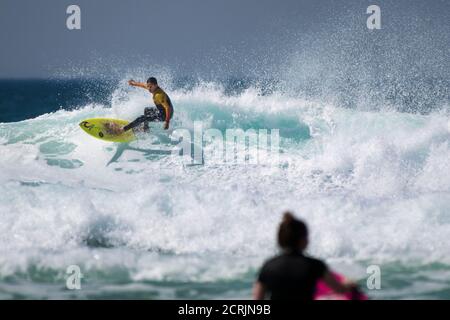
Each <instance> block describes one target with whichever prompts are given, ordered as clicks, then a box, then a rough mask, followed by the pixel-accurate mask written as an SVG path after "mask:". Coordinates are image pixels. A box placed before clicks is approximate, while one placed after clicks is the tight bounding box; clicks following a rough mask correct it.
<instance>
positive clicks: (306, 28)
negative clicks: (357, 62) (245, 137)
mask: <svg viewBox="0 0 450 320" xmlns="http://www.w3.org/2000/svg"><path fill="white" fill-rule="evenodd" d="M344 3H345V4H344ZM449 3H450V1H449V0H431V1H414V0H410V1H406V0H391V1H366V0H353V1H336V0H335V1H332V0H278V1H276V0H147V1H145V0H129V1H124V0H120V1H119V0H118V1H113V0H95V1H93V0H71V1H65V0H38V1H36V0H27V1H25V0H0V46H1V50H0V77H48V76H55V75H58V74H66V73H70V72H71V70H79V69H80V68H84V71H83V72H84V75H87V76H89V73H92V74H91V76H95V75H96V74H98V73H99V72H100V73H101V72H105V73H107V72H110V71H111V70H113V69H115V68H116V69H122V70H126V69H127V67H130V68H135V67H138V66H139V65H140V64H149V65H161V66H166V67H168V68H171V69H173V70H177V71H178V72H180V74H187V73H190V72H196V73H199V74H201V73H207V72H209V71H211V70H214V72H221V71H223V72H224V73H229V74H233V73H238V72H243V73H245V72H247V71H248V70H246V68H247V69H254V68H257V67H258V66H264V65H271V66H273V65H276V63H277V61H278V60H279V59H280V56H279V53H280V52H284V51H286V50H290V49H291V48H292V46H293V45H295V44H296V43H297V44H298V43H299V42H301V41H304V39H303V40H302V35H303V34H308V35H310V36H311V35H314V34H315V33H318V34H319V33H320V37H327V36H329V37H330V39H331V38H332V37H333V34H334V33H335V32H336V28H339V24H337V25H333V23H331V21H339V19H340V17H343V16H345V17H349V16H350V17H352V16H353V17H354V18H355V19H356V20H357V21H358V23H360V25H361V30H363V31H364V32H367V30H366V29H367V28H366V27H365V20H366V18H367V15H366V14H365V10H366V8H367V7H368V6H369V5H370V4H378V5H380V6H381V9H382V19H384V20H382V22H383V23H384V25H383V28H384V29H383V30H384V32H395V30H391V31H388V30H389V22H390V21H393V20H394V18H395V16H396V15H397V16H401V15H405V12H407V13H406V15H407V14H408V13H411V12H413V13H414V14H415V15H416V19H419V20H422V19H423V20H424V21H429V24H428V25H427V24H425V26H426V28H431V29H432V28H436V29H437V30H436V32H438V33H442V32H445V30H448V21H449V20H450V10H449V9H450V8H449ZM70 4H77V5H79V6H80V8H81V27H82V29H81V30H76V31H70V30H68V29H67V28H66V19H67V17H68V15H67V14H66V8H67V7H68V6H69V5H70ZM404 21H408V19H406V18H405V19H404ZM422 26H423V25H422ZM412 31H413V32H419V33H420V32H421V30H412ZM428 31H430V30H428ZM447 33H448V32H447ZM308 39H311V37H310V38H308ZM445 39H448V38H445ZM302 45H303V46H305V45H306V46H307V45H308V44H307V42H306V43H303V44H302ZM445 45H447V46H448V41H447V42H446V43H445ZM95 66H97V67H95Z"/></svg>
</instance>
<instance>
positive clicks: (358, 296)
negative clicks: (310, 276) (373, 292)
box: [314, 272, 368, 300]
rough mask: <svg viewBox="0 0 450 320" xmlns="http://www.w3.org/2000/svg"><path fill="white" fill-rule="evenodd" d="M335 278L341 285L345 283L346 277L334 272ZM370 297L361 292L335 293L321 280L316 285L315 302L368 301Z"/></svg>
mask: <svg viewBox="0 0 450 320" xmlns="http://www.w3.org/2000/svg"><path fill="white" fill-rule="evenodd" d="M332 275H333V277H334V278H335V279H336V280H337V281H338V282H340V283H343V282H344V281H345V277H344V276H343V275H341V274H339V273H336V272H333V273H332ZM367 299H368V297H367V296H366V295H365V294H364V293H363V292H360V291H355V292H350V293H345V294H342V293H335V292H334V291H333V290H332V289H331V288H330V287H328V286H327V285H326V283H325V282H324V281H322V280H320V281H319V282H318V283H317V285H316V293H315V295H314V300H367Z"/></svg>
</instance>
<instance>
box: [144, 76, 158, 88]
mask: <svg viewBox="0 0 450 320" xmlns="http://www.w3.org/2000/svg"><path fill="white" fill-rule="evenodd" d="M147 85H148V89H149V90H150V92H153V91H155V90H156V89H157V88H158V80H156V78H155V77H150V78H148V79H147Z"/></svg>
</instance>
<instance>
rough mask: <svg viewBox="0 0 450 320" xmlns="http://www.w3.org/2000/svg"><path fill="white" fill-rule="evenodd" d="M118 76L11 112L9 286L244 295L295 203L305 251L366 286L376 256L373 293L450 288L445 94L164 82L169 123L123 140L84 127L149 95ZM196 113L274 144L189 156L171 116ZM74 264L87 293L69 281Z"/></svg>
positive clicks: (4, 214) (52, 294)
mask: <svg viewBox="0 0 450 320" xmlns="http://www.w3.org/2000/svg"><path fill="white" fill-rule="evenodd" d="M111 86H112V89H110V91H108V92H107V93H105V94H103V95H100V96H98V97H91V98H89V99H86V101H84V102H83V101H81V102H77V101H75V102H74V101H71V100H70V99H69V98H67V97H65V98H63V99H62V105H61V106H62V108H59V106H58V105H59V104H60V103H59V102H55V100H52V99H50V100H49V101H50V102H46V103H50V104H52V103H53V104H52V105H54V106H55V108H54V109H53V110H44V109H45V108H44V107H43V106H42V105H41V104H39V106H37V107H36V109H39V110H38V111H36V112H37V113H38V115H30V116H29V117H25V116H24V117H22V118H20V119H19V118H15V117H16V116H17V114H16V113H14V110H15V108H10V109H9V110H12V111H11V112H12V113H11V114H10V115H9V118H7V117H6V116H5V114H6V113H3V114H2V117H3V118H2V122H1V123H0V164H1V169H2V170H1V171H0V182H1V183H0V298H1V299H15V298H24V299H29V298H38V299H41V298H45V299H53V298H67V299H69V298H77V299H104V298H120V299H127V298H145V299H186V298H187V299H218V298H223V299H228V298H230V299H231V298H238V299H247V298H250V296H251V286H252V282H253V280H254V278H255V275H256V272H257V270H258V268H259V267H260V266H261V263H262V262H263V261H264V260H265V259H267V258H268V257H270V256H271V255H273V254H275V253H276V250H277V248H276V246H275V232H276V227H277V224H278V222H279V220H280V217H281V214H282V212H283V210H286V209H290V210H293V211H294V213H295V214H296V215H297V216H298V217H301V218H303V219H305V220H306V222H307V223H308V225H309V227H310V229H311V244H310V248H309V253H310V254H312V255H314V256H316V257H319V258H321V259H324V260H325V261H327V263H328V264H329V265H330V266H331V267H333V268H334V269H336V270H338V271H340V272H342V273H344V274H345V275H347V276H348V277H350V278H353V279H355V280H357V281H358V282H359V283H360V285H361V286H362V288H366V279H367V277H368V274H367V273H366V269H367V267H368V266H370V265H378V266H379V267H380V268H381V289H380V290H368V289H365V290H366V292H367V293H368V295H369V296H370V297H371V298H374V299H410V298H412V299H422V298H423V299H436V298H438V299H448V298H450V291H449V288H450V282H449V279H450V260H449V258H448V248H449V247H450V242H449V241H450V240H449V239H450V237H449V236H448V235H449V234H450V214H449V212H450V177H449V173H450V162H449V161H448V159H450V145H449V139H450V117H449V113H448V105H445V104H443V105H441V107H440V108H434V109H433V110H431V111H430V110H427V112H426V113H403V112H399V111H398V110H396V109H395V108H394V109H392V108H385V107H382V106H380V108H378V109H376V110H361V109H358V108H342V107H341V106H338V105H334V104H333V103H331V102H329V101H326V100H322V99H313V98H308V99H306V98H300V97H298V96H295V95H289V94H287V93H285V92H279V91H277V90H274V91H273V92H265V93H263V92H261V88H259V87H257V86H251V85H250V86H246V87H242V88H240V89H239V90H238V91H236V92H234V93H231V94H230V93H228V92H227V89H226V87H225V86H224V85H222V84H220V83H210V82H199V83H198V84H197V85H195V86H193V87H192V88H189V89H186V88H177V87H174V88H170V89H171V90H170V91H169V92H170V96H171V98H172V101H173V102H174V105H175V106H176V115H175V118H174V120H173V123H172V126H173V128H172V129H171V130H169V131H168V132H164V131H161V130H160V128H157V127H154V128H153V131H152V132H153V134H151V135H150V136H141V137H140V139H139V140H137V141H135V142H132V143H130V144H128V145H119V144H112V143H105V142H102V141H99V140H96V139H92V137H90V136H88V135H86V134H85V133H84V132H83V131H82V130H80V129H79V127H78V123H79V122H80V121H81V120H83V119H86V118H92V117H112V118H120V119H127V120H132V119H133V118H134V117H137V116H138V115H140V114H141V113H142V110H143V108H144V107H146V106H148V105H149V103H150V97H149V95H148V93H146V92H145V91H139V90H134V89H130V88H128V87H127V86H126V84H125V80H124V81H117V83H114V84H111ZM49 90H50V89H49ZM51 90H54V88H52V89H51ZM68 96H70V94H68ZM28 98H29V97H28ZM29 99H31V100H32V98H29ZM64 101H65V102H64ZM30 103H31V104H32V102H30ZM36 103H37V102H36ZM39 103H40V102H39ZM37 104H38V103H37ZM42 108H44V109H42ZM196 121H200V122H201V123H202V126H203V129H204V130H205V131H206V130H207V129H211V128H215V129H218V130H219V132H221V133H225V132H226V129H230V128H241V129H243V130H248V129H254V130H260V129H267V130H274V129H278V130H279V148H280V149H279V151H280V152H279V153H278V154H277V157H273V155H272V154H270V153H264V152H262V153H261V156H260V158H259V160H260V162H259V163H257V164H250V163H240V164H236V163H224V162H223V161H220V160H221V159H220V158H219V159H217V158H214V157H209V156H206V155H209V153H205V154H204V155H203V156H204V158H203V161H202V163H201V164H198V163H197V164H196V163H191V162H189V158H190V156H191V155H190V154H187V158H188V159H187V160H188V161H186V157H184V158H183V157H180V156H179V152H178V147H179V140H178V138H179V136H178V135H177V130H175V129H181V128H183V129H186V130H187V131H188V132H190V133H192V134H193V133H194V124H195V122H196ZM194 147H195V146H193V148H194ZM212 147H213V145H212V144H210V143H208V142H205V144H204V148H205V149H204V150H205V151H210V149H211V148H212ZM252 148H253V149H252ZM255 148H256V149H255ZM250 149H251V150H253V151H256V152H260V151H267V150H266V149H265V147H264V146H263V147H261V146H253V147H251V148H250ZM192 150H193V149H192ZM70 265H78V266H79V267H80V269H81V272H82V274H83V278H82V279H81V290H69V289H67V287H66V279H67V277H68V275H67V274H66V270H67V267H68V266H70Z"/></svg>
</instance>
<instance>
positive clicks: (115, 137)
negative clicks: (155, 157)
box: [79, 118, 136, 142]
mask: <svg viewBox="0 0 450 320" xmlns="http://www.w3.org/2000/svg"><path fill="white" fill-rule="evenodd" d="M108 123H112V124H116V125H119V126H125V125H127V124H128V123H129V122H128V121H126V120H119V119H108V118H94V119H86V120H83V121H81V122H80V123H79V126H80V128H81V129H83V131H84V132H86V133H87V134H89V135H91V136H93V137H95V138H97V139H100V140H103V141H109V142H130V141H133V140H135V139H136V136H135V135H134V132H133V130H128V131H126V132H124V133H122V134H113V133H111V132H110V130H108V129H107V128H106V127H105V124H106V125H107V124H108Z"/></svg>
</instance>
